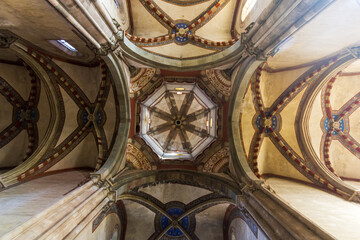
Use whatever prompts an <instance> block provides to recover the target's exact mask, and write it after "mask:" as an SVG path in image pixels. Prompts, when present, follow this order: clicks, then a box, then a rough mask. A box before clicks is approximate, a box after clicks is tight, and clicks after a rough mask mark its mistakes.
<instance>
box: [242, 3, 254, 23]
mask: <svg viewBox="0 0 360 240" xmlns="http://www.w3.org/2000/svg"><path fill="white" fill-rule="evenodd" d="M256 1H257V0H247V1H246V2H245V4H244V6H243V8H242V11H241V21H242V22H243V21H244V20H245V18H246V17H247V16H248V15H249V13H250V11H251V10H252V9H253V7H254V6H255V3H256Z"/></svg>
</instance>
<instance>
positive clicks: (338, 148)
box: [329, 141, 360, 179]
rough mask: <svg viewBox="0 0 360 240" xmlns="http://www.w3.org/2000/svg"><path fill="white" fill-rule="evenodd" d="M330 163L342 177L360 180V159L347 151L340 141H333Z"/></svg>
mask: <svg viewBox="0 0 360 240" xmlns="http://www.w3.org/2000/svg"><path fill="white" fill-rule="evenodd" d="M329 155H330V161H331V163H332V164H333V166H334V169H335V172H336V173H337V174H338V175H339V176H341V177H348V178H357V179H359V178H360V173H359V169H360V159H359V158H357V157H356V156H355V155H354V154H352V153H351V152H350V151H349V150H347V149H346V148H345V147H344V145H342V144H341V143H340V142H339V141H332V142H331V145H330V150H329Z"/></svg>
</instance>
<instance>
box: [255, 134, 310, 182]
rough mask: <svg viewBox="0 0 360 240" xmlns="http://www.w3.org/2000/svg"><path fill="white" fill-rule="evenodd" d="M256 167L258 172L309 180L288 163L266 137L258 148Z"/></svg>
mask: <svg viewBox="0 0 360 240" xmlns="http://www.w3.org/2000/svg"><path fill="white" fill-rule="evenodd" d="M258 168H259V172H260V174H267V173H270V174H276V175H279V176H284V177H291V178H295V179H299V180H302V181H307V182H309V180H308V179H307V178H306V177H305V176H304V175H302V174H301V173H300V172H299V171H298V170H297V169H296V168H295V167H294V166H293V165H291V163H289V161H288V160H287V159H286V158H285V157H284V156H283V155H282V154H281V152H280V151H279V150H278V149H277V148H276V147H275V145H274V144H273V143H272V142H271V140H270V138H268V137H266V138H264V140H263V143H262V145H261V148H260V152H259V155H258Z"/></svg>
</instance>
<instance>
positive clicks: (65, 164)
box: [48, 132, 98, 171]
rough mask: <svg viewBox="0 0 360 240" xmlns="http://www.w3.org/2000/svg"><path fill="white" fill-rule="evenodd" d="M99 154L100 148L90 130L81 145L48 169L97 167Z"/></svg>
mask: <svg viewBox="0 0 360 240" xmlns="http://www.w3.org/2000/svg"><path fill="white" fill-rule="evenodd" d="M97 156H98V150H97V146H96V142H95V139H94V136H93V135H92V133H91V132H90V133H89V134H88V135H87V136H86V137H85V138H84V139H83V140H82V141H81V143H80V144H79V145H77V146H76V147H75V148H74V149H73V150H72V151H71V152H69V153H68V154H67V155H66V156H65V157H64V158H63V159H61V160H60V161H59V162H58V163H56V164H55V165H54V166H52V167H51V168H49V170H48V171H54V170H60V169H68V168H77V167H90V168H95V166H96V161H97Z"/></svg>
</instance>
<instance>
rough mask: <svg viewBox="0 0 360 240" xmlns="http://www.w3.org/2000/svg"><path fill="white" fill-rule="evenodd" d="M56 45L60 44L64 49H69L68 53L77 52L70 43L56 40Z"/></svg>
mask: <svg viewBox="0 0 360 240" xmlns="http://www.w3.org/2000/svg"><path fill="white" fill-rule="evenodd" d="M56 41H57V42H58V43H60V44H61V45H63V46H64V47H66V48H67V49H69V50H70V51H73V52H77V51H78V50H77V49H76V48H74V47H73V46H72V45H71V44H70V43H68V42H67V41H65V40H63V39H60V40H56Z"/></svg>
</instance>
